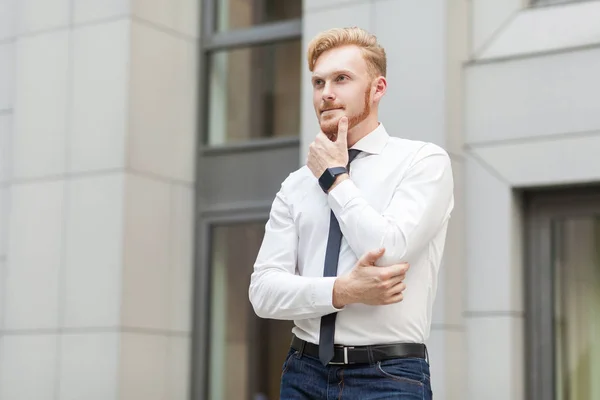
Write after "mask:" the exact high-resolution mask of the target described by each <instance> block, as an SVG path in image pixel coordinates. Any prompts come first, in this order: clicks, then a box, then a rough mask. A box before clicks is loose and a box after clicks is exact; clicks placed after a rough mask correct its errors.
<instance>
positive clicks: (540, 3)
mask: <svg viewBox="0 0 600 400" xmlns="http://www.w3.org/2000/svg"><path fill="white" fill-rule="evenodd" d="M587 1H594V0H530V3H529V7H531V8H541V7H555V6H564V5H566V4H572V3H584V2H587Z"/></svg>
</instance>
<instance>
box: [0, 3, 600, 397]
mask: <svg viewBox="0 0 600 400" xmlns="http://www.w3.org/2000/svg"><path fill="white" fill-rule="evenodd" d="M352 25H357V26H360V27H363V28H365V29H367V30H370V31H372V32H373V33H375V34H376V35H377V36H378V38H379V40H380V41H381V43H382V44H383V45H384V46H385V48H386V50H387V53H388V59H389V67H388V71H389V73H388V81H389V91H388V94H387V96H386V97H385V98H384V100H383V103H382V106H381V120H382V121H383V122H384V123H385V126H386V128H387V130H388V132H389V133H390V134H391V135H393V136H400V137H405V138H412V139H419V140H425V141H432V142H435V143H437V144H439V145H441V146H443V147H444V148H445V149H446V150H447V151H448V152H449V153H450V154H451V158H452V161H453V168H454V173H455V181H456V193H455V196H456V209H455V212H454V215H453V219H452V223H451V227H450V230H449V233H448V240H447V250H446V255H445V261H444V265H443V267H442V270H441V277H440V278H441V279H440V288H439V292H438V297H437V300H436V303H435V310H434V320H433V326H432V332H431V337H430V339H429V341H428V345H429V348H430V355H431V363H432V370H433V388H434V393H435V398H436V399H438V400H443V399H457V400H463V399H469V400H481V399H486V400H507V399H510V400H520V399H528V400H598V399H600V379H598V377H600V262H599V259H600V255H599V253H600V250H599V249H600V217H599V215H600V190H599V189H598V188H599V187H600V186H598V183H600V158H599V156H598V154H600V73H599V71H600V1H551V0H539V1H533V2H531V1H529V0H370V1H367V0H304V1H300V0H130V1H128V0H110V1H108V0H96V1H92V0H0V400H117V399H119V400H142V399H143V400H155V399H156V400H159V399H160V400H163V399H168V400H185V399H194V400H196V399H214V400H221V399H225V400H238V399H243V400H246V399H248V400H250V399H253V400H254V399H269V400H272V399H276V398H278V394H277V393H278V384H279V378H280V373H281V363H282V361H283V356H284V354H285V352H286V350H287V348H288V345H289V340H290V335H289V329H290V323H288V322H278V321H270V320H260V319H258V318H257V317H255V315H254V313H253V312H252V309H251V306H250V304H249V302H248V299H247V298H248V296H247V289H248V284H249V277H250V273H251V271H252V263H253V261H254V257H255V255H256V253H257V250H258V247H259V245H260V242H261V239H262V234H263V227H264V223H265V221H266V218H267V216H268V211H269V207H270V204H271V201H272V199H273V197H274V195H275V193H276V191H277V190H278V188H279V184H280V182H281V181H282V180H283V179H284V178H285V177H286V176H287V175H288V174H289V173H290V172H291V171H293V170H295V169H297V168H298V167H299V166H300V165H302V164H303V162H304V160H305V155H306V150H307V146H308V144H309V143H310V142H311V141H312V139H313V137H314V135H315V134H316V132H317V129H318V127H317V124H316V120H315V117H314V114H313V110H312V104H311V87H310V84H309V73H308V70H307V67H306V63H305V50H306V46H307V44H308V41H309V40H310V39H311V38H312V37H313V36H314V35H315V34H316V33H318V32H319V31H321V30H324V29H327V28H331V27H341V26H352Z"/></svg>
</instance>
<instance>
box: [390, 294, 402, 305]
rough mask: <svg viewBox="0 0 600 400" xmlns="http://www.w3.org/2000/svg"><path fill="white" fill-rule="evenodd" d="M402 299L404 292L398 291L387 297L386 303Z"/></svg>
mask: <svg viewBox="0 0 600 400" xmlns="http://www.w3.org/2000/svg"><path fill="white" fill-rule="evenodd" d="M402 300H404V294H403V293H398V294H395V295H393V296H391V297H388V299H387V301H386V304H395V303H400V302H401V301H402Z"/></svg>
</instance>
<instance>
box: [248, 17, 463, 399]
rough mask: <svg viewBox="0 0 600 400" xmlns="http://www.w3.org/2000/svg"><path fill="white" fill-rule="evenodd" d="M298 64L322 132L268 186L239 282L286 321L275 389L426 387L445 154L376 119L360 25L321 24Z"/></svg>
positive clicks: (288, 395) (375, 48) (373, 58)
mask: <svg viewBox="0 0 600 400" xmlns="http://www.w3.org/2000/svg"><path fill="white" fill-rule="evenodd" d="M308 67H309V70H310V71H311V72H312V86H313V103H314V107H315V112H316V114H317V119H318V121H319V124H320V127H321V132H320V133H319V134H318V135H317V136H316V139H315V141H314V142H313V143H312V144H311V145H310V149H309V152H308V159H307V165H306V166H304V167H302V168H300V169H299V170H297V171H295V172H294V173H292V174H290V176H289V177H288V178H287V179H286V180H285V181H284V182H283V184H282V186H281V189H280V191H279V192H278V193H277V195H276V197H275V200H274V202H273V206H272V209H271V214H270V217H269V221H268V222H267V224H266V231H265V237H264V240H263V243H262V245H261V248H260V251H259V254H258V257H257V260H256V263H255V265H254V272H253V274H252V280H251V284H250V289H249V296H250V301H251V303H252V305H253V307H254V310H255V312H256V314H257V315H258V316H259V317H262V318H273V319H283V320H294V324H295V327H294V329H293V337H292V344H291V349H290V352H289V354H288V356H287V358H286V360H285V362H284V365H283V369H282V378H281V399H327V398H329V399H332V398H336V399H337V398H348V399H360V400H368V399H383V398H386V399H431V397H432V393H431V386H430V376H429V364H428V358H427V357H428V356H427V350H426V348H425V345H424V342H425V340H426V339H427V337H428V336H429V331H430V324H431V310H432V303H433V300H434V297H435V293H436V288H437V275H438V269H439V265H440V261H441V258H442V253H443V249H444V242H445V237H446V228H447V224H448V220H449V218H450V212H451V211H452V209H453V204H454V199H453V180H452V171H451V166H450V160H449V157H448V155H447V153H446V152H445V151H444V150H442V149H441V148H439V147H438V146H436V145H433V144H431V143H424V142H419V141H412V140H404V139H399V138H395V137H390V136H389V135H388V134H387V132H386V130H385V128H384V126H383V125H382V124H381V123H380V122H379V119H378V108H379V103H380V101H381V99H382V97H383V96H384V94H385V92H386V87H387V81H386V55H385V51H384V49H383V48H382V47H381V46H380V45H379V44H378V43H377V39H376V38H375V37H374V36H373V35H371V34H369V33H368V32H366V31H364V30H362V29H359V28H346V29H332V30H328V31H325V32H323V33H321V34H319V35H318V36H317V37H315V38H314V39H313V41H312V42H311V43H310V45H309V49H308ZM423 118H427V116H426V115H424V116H423ZM409 265H410V268H409Z"/></svg>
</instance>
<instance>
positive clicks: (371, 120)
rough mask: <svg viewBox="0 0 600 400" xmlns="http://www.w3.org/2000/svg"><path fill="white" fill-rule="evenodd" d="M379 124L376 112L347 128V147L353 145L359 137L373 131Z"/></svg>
mask: <svg viewBox="0 0 600 400" xmlns="http://www.w3.org/2000/svg"><path fill="white" fill-rule="evenodd" d="M378 126H379V119H378V118H377V114H372V115H369V116H368V117H367V118H366V119H365V120H363V121H361V122H360V123H359V124H358V125H355V126H354V127H352V129H350V130H348V148H350V147H352V146H354V145H355V144H356V143H357V142H358V141H359V140H360V139H362V138H364V137H365V136H367V135H368V134H369V133H371V132H373V131H374V130H375V129H377V127H378Z"/></svg>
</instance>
